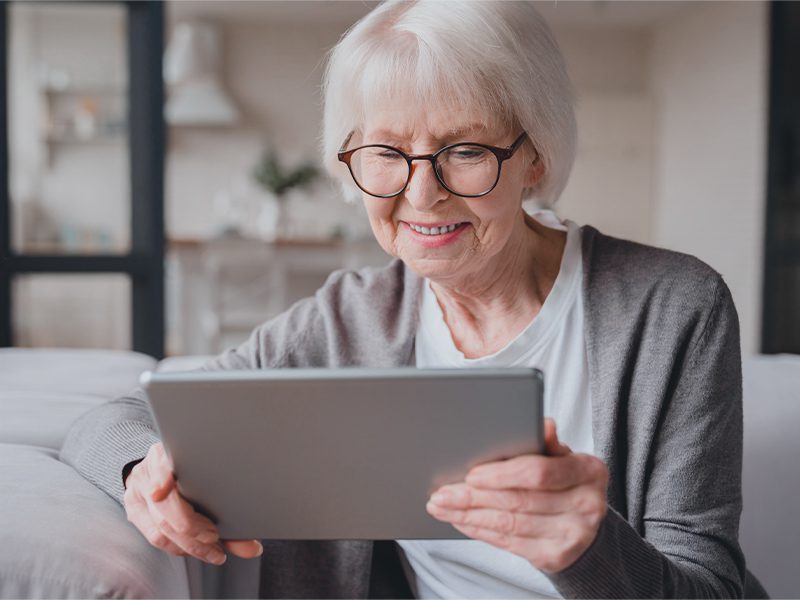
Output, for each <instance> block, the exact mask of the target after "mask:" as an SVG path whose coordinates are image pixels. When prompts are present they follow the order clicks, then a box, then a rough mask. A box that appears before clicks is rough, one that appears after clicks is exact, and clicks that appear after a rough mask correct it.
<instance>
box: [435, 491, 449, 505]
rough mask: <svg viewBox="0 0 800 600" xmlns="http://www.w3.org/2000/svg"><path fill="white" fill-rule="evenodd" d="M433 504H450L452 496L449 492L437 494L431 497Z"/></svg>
mask: <svg viewBox="0 0 800 600" xmlns="http://www.w3.org/2000/svg"><path fill="white" fill-rule="evenodd" d="M431 502H433V503H434V504H447V503H449V502H450V494H448V493H447V492H436V493H435V494H434V495H433V496H431Z"/></svg>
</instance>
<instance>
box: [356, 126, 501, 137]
mask: <svg viewBox="0 0 800 600" xmlns="http://www.w3.org/2000/svg"><path fill="white" fill-rule="evenodd" d="M487 129H488V128H487V127H486V126H485V125H483V124H481V123H470V124H469V125H463V126H461V127H456V128H454V129H451V130H449V131H448V132H447V133H445V134H444V135H440V136H436V137H434V139H436V140H437V141H449V140H452V139H456V138H460V137H462V136H464V135H466V134H471V133H479V132H483V131H487ZM409 135H410V134H409V133H403V132H397V131H393V130H391V129H377V130H375V131H373V132H371V135H370V137H382V138H388V139H392V140H398V141H401V140H404V139H407V138H408V136H409Z"/></svg>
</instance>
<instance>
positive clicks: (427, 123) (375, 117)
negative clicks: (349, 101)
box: [362, 99, 510, 141]
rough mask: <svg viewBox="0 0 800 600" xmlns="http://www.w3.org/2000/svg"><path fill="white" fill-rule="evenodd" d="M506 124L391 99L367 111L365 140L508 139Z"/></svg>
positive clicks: (449, 107)
mask: <svg viewBox="0 0 800 600" xmlns="http://www.w3.org/2000/svg"><path fill="white" fill-rule="evenodd" d="M509 129H510V128H509V127H507V126H506V125H505V124H504V123H503V120H502V119H500V118H497V117H496V116H494V115H490V114H487V113H486V112H485V111H480V110H470V109H469V108H465V107H463V106H456V105H453V104H449V103H445V102H437V103H433V104H428V103H422V102H419V101H416V102H415V101H413V100H408V101H403V100H397V99H389V100H386V101H384V102H381V103H379V104H377V105H376V106H373V107H371V108H370V109H369V110H366V111H365V114H364V121H363V128H362V131H363V134H364V136H365V137H375V136H382V137H386V136H388V137H392V138H397V139H402V140H409V141H413V140H416V139H424V138H433V139H437V140H444V139H450V138H457V137H464V136H470V135H492V136H494V135H498V136H502V135H505V134H506V133H507V132H508V131H509Z"/></svg>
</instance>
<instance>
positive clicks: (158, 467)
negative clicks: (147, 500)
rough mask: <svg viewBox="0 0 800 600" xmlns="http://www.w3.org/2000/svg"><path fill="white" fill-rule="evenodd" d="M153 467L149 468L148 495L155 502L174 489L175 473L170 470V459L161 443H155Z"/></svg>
mask: <svg viewBox="0 0 800 600" xmlns="http://www.w3.org/2000/svg"><path fill="white" fill-rule="evenodd" d="M153 449H154V458H153V462H154V463H155V464H154V466H153V468H150V469H149V472H150V479H151V488H150V496H151V498H152V499H153V500H155V501H156V502H159V501H161V500H163V499H164V498H165V497H166V496H167V495H168V494H169V493H170V492H171V491H172V490H173V489H175V474H174V473H173V470H172V461H171V460H170V459H169V457H168V456H167V452H166V450H165V449H164V446H163V445H162V444H155V445H154V446H153Z"/></svg>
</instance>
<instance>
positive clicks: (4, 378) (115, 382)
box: [0, 348, 156, 449]
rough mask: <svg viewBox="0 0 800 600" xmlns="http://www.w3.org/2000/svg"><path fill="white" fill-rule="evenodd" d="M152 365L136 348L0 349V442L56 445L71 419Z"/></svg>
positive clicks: (131, 383) (131, 382)
mask: <svg viewBox="0 0 800 600" xmlns="http://www.w3.org/2000/svg"><path fill="white" fill-rule="evenodd" d="M155 366H156V361H155V360H154V359H153V358H151V357H149V356H146V355H144V354H139V353H136V352H119V351H111V350H53V349H29V348H0V443H22V444H31V445H35V446H46V447H48V448H54V449H59V448H61V445H62V443H63V441H64V438H65V437H66V434H67V431H68V430H69V427H70V425H71V424H72V423H73V421H75V419H77V418H78V417H79V416H80V415H81V414H83V413H84V412H85V411H87V410H89V409H91V408H92V407H94V406H97V405H98V404H101V403H103V402H106V401H107V400H109V399H111V398H113V397H115V396H119V395H121V394H124V393H126V392H128V391H130V390H131V389H133V388H134V387H136V386H137V385H138V381H139V375H140V374H141V373H142V372H143V371H146V370H148V369H154V368H155Z"/></svg>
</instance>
